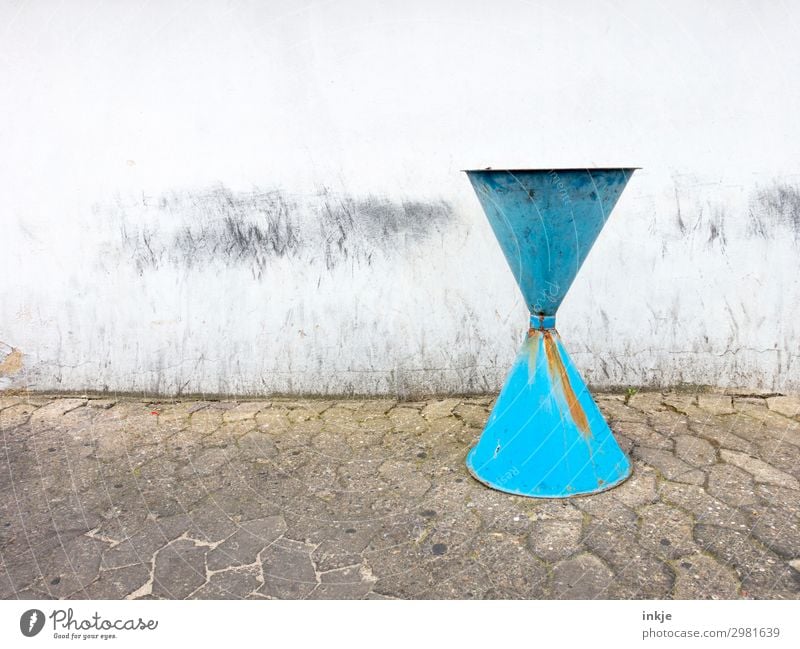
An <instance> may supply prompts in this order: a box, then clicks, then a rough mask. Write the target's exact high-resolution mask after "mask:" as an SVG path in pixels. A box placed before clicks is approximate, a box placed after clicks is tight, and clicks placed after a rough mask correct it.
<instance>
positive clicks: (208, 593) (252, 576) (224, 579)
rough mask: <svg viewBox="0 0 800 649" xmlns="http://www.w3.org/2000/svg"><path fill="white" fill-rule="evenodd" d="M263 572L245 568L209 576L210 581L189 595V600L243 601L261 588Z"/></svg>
mask: <svg viewBox="0 0 800 649" xmlns="http://www.w3.org/2000/svg"><path fill="white" fill-rule="evenodd" d="M261 579H262V577H261V570H260V568H258V567H250V566H247V567H243V568H235V569H232V570H225V571H224V572H217V573H214V574H212V575H210V576H209V578H208V581H207V582H205V583H204V584H203V585H202V586H200V587H199V588H198V589H196V590H195V591H194V592H193V593H191V594H190V595H189V599H243V598H245V597H247V596H248V595H250V594H251V593H253V592H254V591H256V590H258V589H259V588H260V587H261V584H262V581H261Z"/></svg>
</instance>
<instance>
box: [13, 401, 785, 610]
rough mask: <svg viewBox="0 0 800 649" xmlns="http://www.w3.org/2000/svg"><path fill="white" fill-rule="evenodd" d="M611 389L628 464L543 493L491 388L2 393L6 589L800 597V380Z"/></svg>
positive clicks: (190, 594)
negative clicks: (502, 457) (114, 395)
mask: <svg viewBox="0 0 800 649" xmlns="http://www.w3.org/2000/svg"><path fill="white" fill-rule="evenodd" d="M597 401H598V403H599V405H600V406H601V409H602V410H603V412H604V413H605V415H606V416H607V417H608V419H609V421H610V423H611V424H612V428H613V429H614V431H615V433H616V435H617V438H618V440H619V442H620V444H621V445H622V446H623V448H624V449H625V450H626V451H628V452H630V454H631V455H632V457H633V458H634V459H635V469H634V474H633V476H632V477H631V478H630V479H629V480H628V481H627V482H625V483H624V484H623V485H622V486H620V487H618V488H616V489H613V490H610V491H608V492H605V493H603V494H599V495H596V496H589V497H582V498H572V499H569V500H533V499H527V498H521V497H515V496H509V495H505V494H501V493H498V492H496V491H492V490H490V489H487V488H486V487H484V486H482V485H480V484H479V483H477V482H476V481H475V480H473V479H472V478H471V477H470V476H469V475H468V474H467V472H466V469H465V467H464V458H465V455H466V452H467V449H468V448H469V446H470V445H472V444H473V443H474V442H475V440H476V439H477V437H478V436H479V434H480V431H481V428H482V426H483V424H484V422H485V420H486V418H487V416H488V411H489V408H490V407H491V405H492V398H491V397H486V398H464V399H460V398H454V399H446V400H429V401H424V402H415V403H409V402H399V403H398V402H395V401H386V400H364V401H354V400H336V401H334V400H294V401H289V400H277V399H276V400H271V401H241V402H234V401H198V400H186V401H181V402H159V403H154V402H145V401H142V400H136V399H122V398H121V399H105V398H92V399H86V398H65V397H59V398H56V397H48V396H41V395H21V396H0V435H1V437H0V492H1V493H2V496H3V497H2V501H0V597H3V598H14V597H19V598H49V597H54V598H92V599H94V598H115V599H116V598H131V599H135V598H568V599H587V598H602V599H613V598H724V599H729V598H798V595H800V573H799V572H798V570H800V484H799V483H798V481H799V480H800V462H798V459H799V458H800V399H798V398H796V397H767V398H762V397H756V396H736V395H734V396H733V397H731V396H729V395H725V394H722V393H700V394H687V393H667V394H661V393H653V392H643V393H636V394H633V395H632V396H631V395H614V394H601V395H599V396H598V397H597Z"/></svg>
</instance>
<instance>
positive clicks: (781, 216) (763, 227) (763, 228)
mask: <svg viewBox="0 0 800 649" xmlns="http://www.w3.org/2000/svg"><path fill="white" fill-rule="evenodd" d="M787 229H789V230H791V231H792V232H793V233H794V236H795V238H797V239H800V189H798V187H797V186H795V185H789V184H786V183H775V184H774V185H773V186H772V187H769V188H766V189H759V190H758V191H757V192H755V194H754V196H753V198H752V199H751V201H750V219H749V222H748V233H749V234H751V235H753V236H758V237H762V238H765V239H766V238H768V237H770V236H772V235H773V234H776V233H777V234H780V233H781V232H785V231H786V230H787Z"/></svg>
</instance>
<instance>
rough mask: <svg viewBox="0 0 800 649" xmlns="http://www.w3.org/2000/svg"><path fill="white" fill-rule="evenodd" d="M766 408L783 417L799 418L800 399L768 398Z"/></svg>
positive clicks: (794, 397) (790, 397)
mask: <svg viewBox="0 0 800 649" xmlns="http://www.w3.org/2000/svg"><path fill="white" fill-rule="evenodd" d="M766 401H767V408H769V409H770V410H772V411H774V412H777V413H778V414H779V415H783V416H784V417H800V397H797V396H789V397H768V398H767V400H766Z"/></svg>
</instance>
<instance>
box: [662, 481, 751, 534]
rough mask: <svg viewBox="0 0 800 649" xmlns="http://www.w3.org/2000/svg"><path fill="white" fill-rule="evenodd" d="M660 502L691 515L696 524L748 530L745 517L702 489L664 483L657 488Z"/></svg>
mask: <svg viewBox="0 0 800 649" xmlns="http://www.w3.org/2000/svg"><path fill="white" fill-rule="evenodd" d="M659 494H660V497H661V500H662V501H663V502H665V503H667V504H668V505H675V506H677V507H680V508H681V509H684V510H686V511H687V512H689V513H690V514H692V515H693V516H694V518H695V521H696V522H697V523H706V524H709V525H717V526H719V527H729V528H733V529H740V530H741V529H749V523H748V520H747V518H746V517H745V515H744V514H743V513H742V512H741V511H739V510H738V509H736V508H735V507H731V506H730V505H728V504H726V503H725V502H723V501H721V500H718V499H716V498H714V497H713V496H711V495H710V494H709V493H707V492H706V491H705V490H704V489H703V488H701V487H697V486H690V485H680V484H675V483H669V482H667V483H664V484H662V485H661V486H660V488H659Z"/></svg>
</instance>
